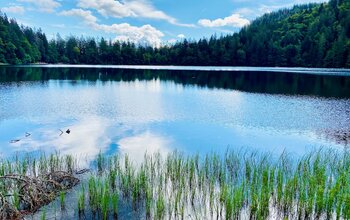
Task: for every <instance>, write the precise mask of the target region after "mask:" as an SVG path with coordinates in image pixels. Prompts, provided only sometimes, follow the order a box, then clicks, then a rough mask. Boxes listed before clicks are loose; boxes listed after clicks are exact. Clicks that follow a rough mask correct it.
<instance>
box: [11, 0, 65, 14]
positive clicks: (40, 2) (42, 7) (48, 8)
mask: <svg viewBox="0 0 350 220" xmlns="http://www.w3.org/2000/svg"><path fill="white" fill-rule="evenodd" d="M17 1H19V2H27V3H31V4H33V5H35V6H36V7H37V8H38V9H39V11H42V12H48V13H51V12H54V11H55V9H56V8H58V7H60V6H61V4H60V3H59V2H57V1H55V0H17Z"/></svg>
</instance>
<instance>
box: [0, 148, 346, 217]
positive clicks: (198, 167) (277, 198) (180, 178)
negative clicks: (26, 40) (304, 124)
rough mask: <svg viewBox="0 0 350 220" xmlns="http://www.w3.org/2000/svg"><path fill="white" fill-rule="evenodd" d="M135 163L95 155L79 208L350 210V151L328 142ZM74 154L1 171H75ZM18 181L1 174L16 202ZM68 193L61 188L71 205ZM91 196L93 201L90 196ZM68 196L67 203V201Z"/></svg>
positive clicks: (214, 212)
mask: <svg viewBox="0 0 350 220" xmlns="http://www.w3.org/2000/svg"><path fill="white" fill-rule="evenodd" d="M144 158H145V159H144V161H143V162H142V163H141V164H137V165H136V164H133V162H132V160H131V159H130V158H129V157H128V156H127V155H123V156H121V155H113V156H105V155H103V154H102V153H100V154H99V155H98V157H97V158H96V162H95V164H96V165H97V166H96V170H95V172H94V171H93V172H92V173H91V174H89V175H90V177H88V180H87V183H86V190H85V186H82V187H81V189H80V192H78V199H77V206H76V207H77V209H78V213H80V214H84V213H85V212H86V211H89V212H91V213H94V215H95V214H97V215H98V216H100V218H101V219H108V217H110V216H113V217H114V218H117V217H118V212H119V211H120V208H119V205H120V203H121V202H122V203H126V204H127V203H129V204H130V207H132V210H130V212H135V211H136V212H140V210H141V211H142V212H144V215H143V216H145V218H147V219H164V218H169V219H171V218H176V219H187V218H189V216H191V217H192V218H195V219H204V218H208V217H209V216H211V217H212V218H219V219H239V218H241V217H242V216H244V217H245V218H251V219H268V218H271V216H279V217H280V218H282V219H295V218H298V219H310V218H326V219H329V218H332V217H333V216H334V217H336V219H349V218H350V211H349V210H350V205H349V204H350V173H349V170H350V154H349V153H348V152H347V151H342V152H340V151H335V150H328V149H321V150H317V151H312V152H311V153H308V154H305V155H304V156H302V157H298V158H292V157H291V156H290V155H288V154H286V153H284V154H282V155H281V156H280V157H279V158H273V157H272V156H271V155H270V154H262V153H257V152H251V151H244V150H240V151H234V150H228V151H227V152H226V153H225V154H224V155H219V154H216V153H212V154H207V155H204V156H199V155H192V156H185V155H184V154H181V153H179V152H173V153H171V154H169V155H167V156H166V157H161V156H160V155H159V154H154V155H145V157H144ZM76 166H77V163H76V160H75V159H74V157H72V156H60V155H59V154H53V155H49V156H45V155H44V154H43V155H42V156H41V157H39V159H35V158H32V157H29V156H28V157H25V158H24V159H23V158H16V159H14V160H1V161H0V175H1V176H3V175H7V174H11V173H20V174H21V175H32V176H36V175H42V174H45V173H48V172H50V171H52V170H66V171H68V172H74V170H75V167H76ZM17 189H19V188H18V186H15V185H7V184H6V182H4V181H0V195H1V194H2V195H5V194H9V193H8V192H12V193H10V194H11V195H12V196H11V197H9V198H7V197H6V198H5V199H10V200H11V203H12V204H13V206H14V207H16V208H17V209H19V208H20V204H18V196H19V193H20V192H18V191H17ZM64 198H65V197H64V193H63V192H62V193H61V194H60V201H61V206H64ZM85 198H86V201H85ZM62 204H63V205H62Z"/></svg>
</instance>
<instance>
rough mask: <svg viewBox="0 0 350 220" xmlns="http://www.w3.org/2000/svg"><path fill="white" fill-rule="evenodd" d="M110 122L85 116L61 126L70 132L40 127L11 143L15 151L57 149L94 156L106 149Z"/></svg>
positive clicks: (61, 151) (87, 156)
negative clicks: (71, 123)
mask: <svg viewBox="0 0 350 220" xmlns="http://www.w3.org/2000/svg"><path fill="white" fill-rule="evenodd" d="M109 127H110V122H109V121H108V120H107V119H106V118H101V117H87V118H84V119H82V120H77V122H76V123H74V124H73V125H70V126H65V127H62V128H61V129H62V130H63V131H66V130H67V129H70V130H71V133H70V134H67V133H63V134H62V135H61V136H60V131H59V130H58V129H54V128H52V127H51V128H49V129H47V128H46V129H47V130H46V129H45V128H40V129H37V130H35V131H33V132H32V135H31V136H30V137H28V138H25V139H23V140H21V141H20V142H18V143H16V144H13V145H12V147H13V148H14V150H15V151H23V150H25V151H35V150H43V151H45V152H47V151H49V152H50V151H51V152H52V151H55V150H56V151H58V152H60V153H61V154H71V155H75V156H78V157H83V158H94V157H95V156H96V155H97V154H98V153H99V152H100V151H104V150H106V148H107V147H108V146H109V144H110V142H111V140H110V138H109V137H108V135H107V131H108V128H109Z"/></svg>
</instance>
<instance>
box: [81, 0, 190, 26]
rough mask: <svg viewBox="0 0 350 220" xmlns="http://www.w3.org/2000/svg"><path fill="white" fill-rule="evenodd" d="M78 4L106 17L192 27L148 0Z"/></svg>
mask: <svg viewBox="0 0 350 220" xmlns="http://www.w3.org/2000/svg"><path fill="white" fill-rule="evenodd" d="M78 6H79V7H81V8H84V9H94V10H96V11H97V12H98V13H100V14H101V15H102V16H104V17H114V18H124V17H141V18H150V19H158V20H165V21H167V22H169V23H171V24H175V25H179V26H187V27H192V26H194V25H192V24H181V23H178V22H177V20H176V19H175V18H173V17H171V16H169V15H167V14H165V13H164V12H163V11H160V10H157V9H156V8H155V7H154V6H153V5H152V4H151V3H150V2H148V1H147V0H138V1H136V0H125V1H115V0H78Z"/></svg>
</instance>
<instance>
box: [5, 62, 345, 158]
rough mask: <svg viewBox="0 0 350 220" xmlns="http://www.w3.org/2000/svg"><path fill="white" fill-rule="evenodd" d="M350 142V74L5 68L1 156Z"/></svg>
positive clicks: (296, 148)
mask: <svg viewBox="0 0 350 220" xmlns="http://www.w3.org/2000/svg"><path fill="white" fill-rule="evenodd" d="M67 129H69V130H70V131H71V132H70V133H69V134H67V133H65V131H66V130H67ZM61 131H63V134H62V132H61ZM349 141H350V72H349V71H347V70H322V69H300V68H299V69H275V68H268V69H259V68H241V69H240V68H232V69H218V68H215V69H210V68H209V69H208V68H206V69H202V70H201V69H200V68H194V69H191V68H186V69H185V70H184V69H181V68H174V67H170V68H164V67H163V68H156V67H155V68H149V67H148V68H147V69H145V68H140V67H138V68H132V67H130V66H129V67H126V68H123V67H101V66H97V67H93V66H48V67H45V66H30V67H28V66H23V67H11V66H7V67H6V66H4V67H0V153H1V155H2V156H10V155H13V154H14V153H15V152H41V151H46V152H53V151H59V152H61V153H64V154H66V153H68V154H74V155H77V156H84V157H86V158H91V157H94V156H96V155H97V154H98V153H99V152H100V151H102V152H105V153H106V154H112V153H115V152H122V153H128V154H129V155H130V156H131V157H132V158H134V159H135V160H141V159H142V158H143V155H144V153H145V152H149V153H152V152H160V153H167V152H170V151H173V150H180V151H183V152H188V153H208V152H212V151H215V152H224V151H225V150H226V149H227V148H228V147H230V148H251V149H256V150H262V151H271V152H275V153H281V152H282V151H284V150H286V151H288V152H290V153H293V154H297V155H298V154H299V155H300V154H302V153H304V152H305V151H309V150H311V149H314V148H319V147H332V148H336V149H344V148H345V147H347V145H348V142H349Z"/></svg>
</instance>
